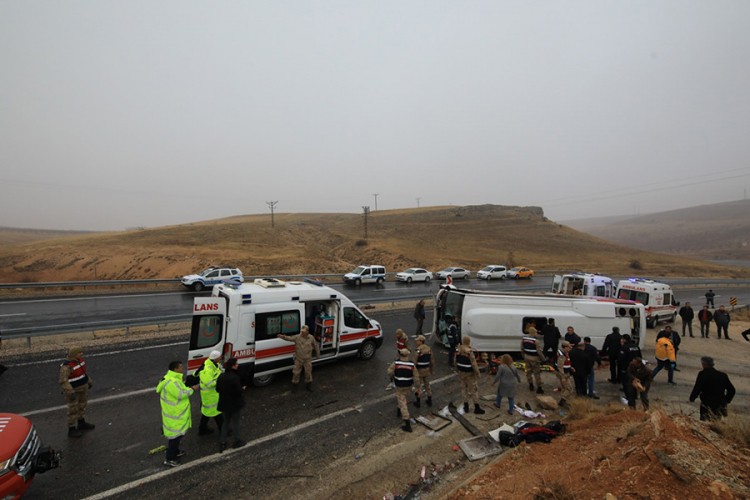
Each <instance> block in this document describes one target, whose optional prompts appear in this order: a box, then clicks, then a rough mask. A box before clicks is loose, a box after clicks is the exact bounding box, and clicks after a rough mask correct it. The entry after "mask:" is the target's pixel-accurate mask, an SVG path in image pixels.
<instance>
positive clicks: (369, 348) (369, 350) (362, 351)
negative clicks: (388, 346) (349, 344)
mask: <svg viewBox="0 0 750 500" xmlns="http://www.w3.org/2000/svg"><path fill="white" fill-rule="evenodd" d="M377 350H378V348H377V346H376V345H375V342H373V341H372V340H365V341H364V342H362V345H361V346H359V358H360V359H364V360H368V359H372V358H373V357H374V356H375V351H377Z"/></svg>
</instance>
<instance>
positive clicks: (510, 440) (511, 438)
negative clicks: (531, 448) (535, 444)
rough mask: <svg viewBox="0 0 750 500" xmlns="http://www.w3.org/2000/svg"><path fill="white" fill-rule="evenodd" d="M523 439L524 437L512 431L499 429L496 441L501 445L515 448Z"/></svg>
mask: <svg viewBox="0 0 750 500" xmlns="http://www.w3.org/2000/svg"><path fill="white" fill-rule="evenodd" d="M523 440H524V439H523V438H522V437H521V436H519V435H518V434H515V433H513V432H508V431H500V434H499V435H498V441H499V442H500V444H501V445H502V446H507V447H508V448H515V447H516V446H518V445H519V444H521V443H522V442H523Z"/></svg>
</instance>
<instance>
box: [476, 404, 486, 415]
mask: <svg viewBox="0 0 750 500" xmlns="http://www.w3.org/2000/svg"><path fill="white" fill-rule="evenodd" d="M474 413H476V414H478V415H482V414H484V410H483V409H482V407H481V406H479V404H477V403H474Z"/></svg>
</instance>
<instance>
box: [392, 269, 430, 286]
mask: <svg viewBox="0 0 750 500" xmlns="http://www.w3.org/2000/svg"><path fill="white" fill-rule="evenodd" d="M431 279H432V273H431V272H430V271H428V270H427V269H422V268H421V267H411V268H409V269H407V270H406V271H401V272H400V273H397V274H396V281H403V282H406V283H411V282H412V281H424V282H426V283H429V282H430V280H431Z"/></svg>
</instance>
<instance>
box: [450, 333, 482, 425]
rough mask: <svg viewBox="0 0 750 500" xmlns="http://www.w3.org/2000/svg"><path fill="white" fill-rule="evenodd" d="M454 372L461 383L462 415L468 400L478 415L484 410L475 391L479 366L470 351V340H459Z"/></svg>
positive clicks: (466, 409) (466, 408)
mask: <svg viewBox="0 0 750 500" xmlns="http://www.w3.org/2000/svg"><path fill="white" fill-rule="evenodd" d="M455 369H456V371H457V372H458V379H459V380H460V381H461V396H462V397H463V400H464V413H467V412H468V411H469V400H470V399H471V401H472V402H473V403H474V413H477V414H479V415H481V414H483V413H484V410H483V409H482V407H481V406H479V394H478V390H477V381H478V380H479V365H477V358H476V357H474V352H472V350H471V338H469V337H464V338H463V339H461V347H459V348H458V351H456V366H455Z"/></svg>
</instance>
